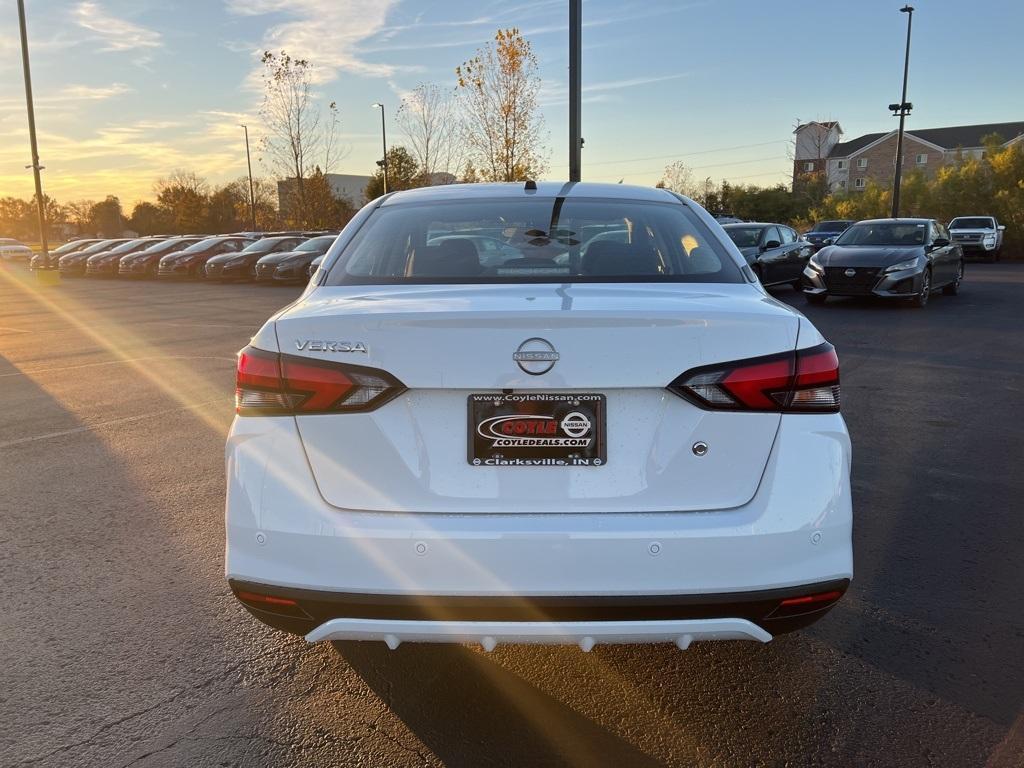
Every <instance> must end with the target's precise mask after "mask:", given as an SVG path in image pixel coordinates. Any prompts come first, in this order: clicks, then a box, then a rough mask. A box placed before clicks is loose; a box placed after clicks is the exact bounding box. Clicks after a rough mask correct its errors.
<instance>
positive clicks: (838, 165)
mask: <svg viewBox="0 0 1024 768" xmlns="http://www.w3.org/2000/svg"><path fill="white" fill-rule="evenodd" d="M836 168H838V169H839V170H840V171H845V170H846V161H845V160H840V161H839V162H838V163H836Z"/></svg>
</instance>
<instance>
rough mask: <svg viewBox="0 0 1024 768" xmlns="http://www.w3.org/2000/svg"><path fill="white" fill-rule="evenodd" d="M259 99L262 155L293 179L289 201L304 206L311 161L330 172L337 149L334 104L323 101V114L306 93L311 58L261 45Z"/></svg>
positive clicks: (307, 91) (309, 92)
mask: <svg viewBox="0 0 1024 768" xmlns="http://www.w3.org/2000/svg"><path fill="white" fill-rule="evenodd" d="M261 61H262V63H263V104H262V106H261V107H260V117H262V118H263V122H264V123H266V126H267V131H268V133H267V134H266V135H265V136H264V137H263V138H262V140H261V149H262V152H263V155H264V156H265V157H267V158H268V159H269V161H270V165H271V166H272V168H273V169H274V171H275V172H277V173H278V174H279V175H281V176H283V177H285V178H289V177H290V178H293V179H295V201H294V202H295V203H296V204H297V205H298V210H300V211H301V210H303V209H304V208H305V202H306V199H305V197H306V196H305V188H304V181H305V179H306V178H308V177H309V175H310V173H311V171H312V169H313V168H314V167H319V168H320V169H321V170H322V171H323V172H324V173H328V172H330V170H331V168H332V167H333V165H334V163H335V162H337V160H338V159H339V158H338V155H339V151H338V143H337V134H338V126H339V119H338V107H337V104H336V103H335V102H333V101H332V102H331V103H330V104H328V105H327V115H326V118H325V117H324V114H323V111H322V109H321V107H320V105H319V104H318V103H317V102H316V101H315V99H314V97H313V94H312V64H310V62H309V61H308V60H307V59H293V58H292V57H291V56H289V55H288V54H287V53H286V52H285V51H281V52H280V53H274V52H272V51H264V53H263V58H262V59H261Z"/></svg>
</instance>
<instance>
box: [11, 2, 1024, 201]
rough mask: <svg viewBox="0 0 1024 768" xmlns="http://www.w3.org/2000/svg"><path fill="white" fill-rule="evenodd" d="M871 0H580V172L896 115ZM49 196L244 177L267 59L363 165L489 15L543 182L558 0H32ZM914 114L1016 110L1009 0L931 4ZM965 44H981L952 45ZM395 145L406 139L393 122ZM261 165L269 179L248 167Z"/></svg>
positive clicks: (1015, 19) (15, 134) (716, 152)
mask: <svg viewBox="0 0 1024 768" xmlns="http://www.w3.org/2000/svg"><path fill="white" fill-rule="evenodd" d="M901 4H902V3H901V2H889V1H886V2H881V1H879V0H856V1H854V0H842V1H841V0H832V1H830V2H823V1H821V0H818V1H813V0H776V1H775V2H761V1H760V0H757V1H755V0H720V1H714V2H675V1H672V0H645V1H643V2H641V1H640V0H621V1H617V2H616V1H612V0H588V1H587V2H585V3H584V19H585V24H586V28H585V30H584V72H583V81H584V90H585V99H584V122H583V134H584V136H585V138H586V148H585V150H584V156H583V159H584V165H583V173H584V178H585V179H590V180H599V181H618V180H619V179H624V180H625V181H626V182H627V183H641V184H652V183H654V182H656V181H657V180H658V178H659V177H660V174H661V170H662V169H663V168H664V166H665V164H666V163H669V162H671V161H672V160H674V159H681V160H683V161H685V162H687V163H688V164H689V165H690V166H691V167H693V168H694V174H695V175H696V176H699V177H704V176H711V177H712V178H713V179H715V180H716V181H717V180H719V179H722V178H728V179H730V180H732V181H736V182H741V183H758V184H769V183H775V182H780V181H785V179H786V178H787V176H788V174H789V168H790V162H789V161H788V160H787V156H786V151H787V142H789V140H790V136H791V131H792V127H793V123H794V121H795V120H796V119H797V118H800V119H803V120H807V119H815V118H817V119H837V120H839V121H840V123H841V124H842V126H843V128H844V130H845V132H846V138H847V139H849V138H853V137H855V136H857V135H859V134H861V133H866V132H871V131H880V130H887V129H889V128H891V127H894V125H895V120H894V118H892V117H891V116H890V115H889V113H888V112H887V111H886V109H885V107H886V105H887V104H888V103H889V102H892V101H897V100H898V99H899V88H900V78H901V75H902V69H901V68H902V56H903V42H904V35H905V31H906V24H905V19H906V16H905V15H903V14H900V13H898V8H899V6H900V5H901ZM26 6H27V10H28V24H29V37H30V50H31V54H32V65H33V78H34V85H35V95H36V119H37V125H38V130H39V144H40V155H41V159H42V163H43V165H45V166H46V170H45V171H44V176H43V185H44V189H45V190H46V191H47V192H48V193H49V194H51V195H53V196H54V197H56V198H57V199H58V200H60V201H67V200H74V199H81V198H93V199H96V198H102V197H103V196H105V195H107V194H114V195H118V196H119V197H120V198H121V200H122V203H124V204H125V205H126V206H130V205H131V204H132V203H134V202H135V201H138V200H141V199H146V198H151V197H152V187H153V182H154V181H155V180H156V179H157V178H159V177H161V176H166V175H167V174H168V173H170V172H171V171H172V170H174V169H178V168H184V169H191V170H195V171H197V172H198V173H200V174H201V175H203V176H205V177H207V178H208V179H209V180H210V181H211V182H215V183H220V182H224V181H228V180H231V179H234V178H237V177H239V176H242V175H244V173H245V149H244V144H243V141H242V129H241V128H239V127H238V124H239V123H242V122H247V123H248V124H249V125H250V132H251V137H252V139H253V142H254V148H255V146H256V143H255V142H256V141H257V140H258V136H259V133H260V131H261V128H260V121H259V118H258V116H257V108H258V105H259V102H260V99H261V93H260V90H259V79H258V76H259V63H258V56H259V53H260V52H261V51H262V50H263V49H265V48H270V49H274V50H280V49H285V50H287V51H288V52H289V53H292V54H293V55H300V56H305V57H307V58H309V59H310V60H311V61H312V62H314V64H315V65H316V67H317V69H316V76H317V90H318V94H319V95H320V96H321V97H322V98H323V99H324V100H326V101H330V100H335V101H337V103H338V105H339V107H340V110H341V121H342V130H343V142H344V144H345V145H346V147H347V155H346V157H345V158H344V159H343V160H342V161H341V162H340V164H339V165H338V167H337V168H336V169H335V170H336V171H338V172H343V173H358V174H368V173H370V172H371V170H372V168H373V162H374V160H376V159H377V157H379V153H380V149H379V147H380V134H379V113H378V112H377V111H376V110H374V109H372V108H371V104H372V103H373V102H375V101H383V102H384V103H385V104H386V105H387V108H388V117H389V119H390V118H391V117H393V115H394V110H395V108H396V107H397V105H398V102H399V100H400V98H401V95H402V94H403V93H405V92H407V91H408V90H409V89H411V88H412V87H414V86H415V85H416V84H417V83H418V82H421V81H432V82H436V83H439V84H442V85H446V86H450V85H454V75H453V69H454V67H455V66H456V65H457V64H459V63H461V62H462V61H464V60H465V59H466V58H468V57H469V56H471V55H472V54H473V52H474V50H475V49H476V48H477V47H478V46H479V45H481V44H483V43H484V42H486V41H487V40H488V39H490V38H491V37H492V36H493V34H494V31H495V30H496V29H497V28H498V27H505V26H513V25H515V26H518V27H519V28H520V29H521V30H522V32H523V33H524V34H525V36H526V37H527V38H528V39H529V40H531V41H532V43H533V45H534V48H535V51H536V53H537V54H538V57H539V59H540V69H541V77H542V79H543V90H542V94H541V101H542V104H543V111H544V117H545V121H546V125H547V129H548V131H549V134H550V136H549V142H548V145H549V147H550V149H551V151H550V170H549V172H548V174H547V176H548V178H553V179H557V178H563V177H564V176H565V175H566V173H567V167H566V164H567V161H566V149H565V144H566V140H565V134H566V123H567V110H566V104H565V100H566V79H567V78H566V76H567V72H566V67H567V55H566V46H567V32H566V23H567V12H566V7H567V3H566V2H565V0H535V1H534V2H525V1H523V2H516V0H504V1H503V2H495V1H493V0H448V1H445V2H425V1H420V0H181V1H179V2H172V1H171V0H163V1H158V0H89V1H88V2H73V1H68V0H27V2H26ZM917 7H918V12H917V13H915V17H914V48H913V52H912V62H911V74H910V94H909V99H910V100H911V101H912V102H913V103H914V105H915V110H914V114H913V116H912V117H911V118H910V121H909V123H908V126H910V127H911V128H912V127H913V126H919V127H922V128H923V127H939V126H943V125H957V124H967V123H981V122H1001V121H1011V120H1022V119H1024V87H1022V83H1021V80H1022V76H1021V74H1020V67H1019V66H1016V65H1012V64H1011V63H1010V62H1011V61H1012V60H1013V59H1014V57H1015V56H1016V52H1017V50H1018V49H1019V46H1020V42H1019V35H1020V32H1021V30H1022V29H1024V8H1022V4H1020V3H1019V2H1016V1H1015V0H988V1H986V0H979V2H976V3H973V4H967V3H963V2H957V1H956V0H942V1H941V2H940V1H939V0H920V2H918V3H917ZM966 42H969V43H970V52H969V55H968V54H967V53H962V52H961V47H962V46H963V45H965V44H966ZM389 140H390V141H391V143H399V142H401V136H400V135H399V133H398V131H397V130H396V129H395V128H393V127H391V128H390V132H389ZM28 162H29V144H28V131H27V124H26V117H25V102H24V91H23V84H22V79H21V59H20V47H19V44H18V38H17V12H16V9H15V3H14V2H5V3H3V5H2V8H0V196H4V195H15V196H19V197H29V196H30V195H31V193H32V177H31V173H30V172H29V171H26V170H25V169H24V166H25V165H26V164H28ZM254 172H256V173H257V174H258V175H260V176H266V175H269V170H268V169H267V168H266V167H265V166H263V165H261V164H260V163H259V162H258V161H257V162H256V164H255V167H254Z"/></svg>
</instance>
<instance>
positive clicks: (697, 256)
mask: <svg viewBox="0 0 1024 768" xmlns="http://www.w3.org/2000/svg"><path fill="white" fill-rule="evenodd" d="M686 266H687V269H686V271H687V273H688V274H691V275H712V274H714V273H715V272H718V271H719V270H721V269H722V262H720V261H719V260H718V257H717V256H715V255H714V254H713V253H710V252H709V251H707V250H705V249H704V248H694V249H693V250H692V251H690V254H689V256H687V257H686Z"/></svg>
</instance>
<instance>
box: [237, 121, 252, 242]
mask: <svg viewBox="0 0 1024 768" xmlns="http://www.w3.org/2000/svg"><path fill="white" fill-rule="evenodd" d="M239 127H240V128H242V129H244V130H245V164H246V165H248V166H249V215H250V216H251V217H252V231H253V232H255V231H256V190H255V188H254V187H253V185H252V158H251V157H250V155H249V126H248V125H240V126H239Z"/></svg>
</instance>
